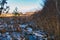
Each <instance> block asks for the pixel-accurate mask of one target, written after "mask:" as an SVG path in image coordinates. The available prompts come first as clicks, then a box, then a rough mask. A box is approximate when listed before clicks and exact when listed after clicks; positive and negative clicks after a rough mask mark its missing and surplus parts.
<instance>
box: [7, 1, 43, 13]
mask: <svg viewBox="0 0 60 40" xmlns="http://www.w3.org/2000/svg"><path fill="white" fill-rule="evenodd" d="M7 2H8V4H7V5H8V6H10V11H9V12H13V10H14V9H15V7H18V11H19V12H28V11H36V10H39V9H42V6H41V5H40V4H42V5H43V4H44V2H43V0H7Z"/></svg>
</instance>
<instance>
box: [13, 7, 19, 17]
mask: <svg viewBox="0 0 60 40" xmlns="http://www.w3.org/2000/svg"><path fill="white" fill-rule="evenodd" d="M13 14H14V15H15V16H19V15H20V14H19V13H18V8H17V7H16V8H15V10H14V11H13Z"/></svg>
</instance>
